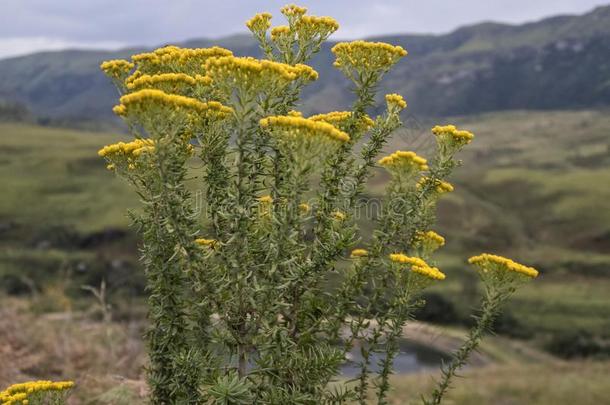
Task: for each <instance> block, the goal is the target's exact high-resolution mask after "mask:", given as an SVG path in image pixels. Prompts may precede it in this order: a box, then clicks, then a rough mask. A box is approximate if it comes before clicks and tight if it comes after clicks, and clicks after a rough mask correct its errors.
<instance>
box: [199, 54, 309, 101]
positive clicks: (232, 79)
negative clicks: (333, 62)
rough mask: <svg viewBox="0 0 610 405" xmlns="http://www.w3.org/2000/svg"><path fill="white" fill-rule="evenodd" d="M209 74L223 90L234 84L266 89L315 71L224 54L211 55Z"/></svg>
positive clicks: (207, 64) (208, 65) (228, 90)
mask: <svg viewBox="0 0 610 405" xmlns="http://www.w3.org/2000/svg"><path fill="white" fill-rule="evenodd" d="M205 70H206V73H207V75H208V76H210V77H211V78H212V80H214V82H215V84H216V85H217V86H222V87H223V88H224V91H225V92H226V93H231V92H232V91H233V89H235V87H236V86H240V88H244V89H251V88H257V89H267V88H270V87H273V86H286V85H288V84H289V83H291V82H294V81H296V80H304V81H310V80H315V79H316V78H317V76H318V74H317V72H316V71H315V70H313V69H312V68H311V67H309V66H306V65H296V66H292V65H288V64H285V63H279V62H273V61H270V60H265V59H254V58H251V57H234V56H227V57H222V58H210V59H208V61H207V62H206V64H205Z"/></svg>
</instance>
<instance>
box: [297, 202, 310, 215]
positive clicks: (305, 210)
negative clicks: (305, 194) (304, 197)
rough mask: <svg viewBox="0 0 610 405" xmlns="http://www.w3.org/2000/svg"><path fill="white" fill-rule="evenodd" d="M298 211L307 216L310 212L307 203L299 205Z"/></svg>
mask: <svg viewBox="0 0 610 405" xmlns="http://www.w3.org/2000/svg"><path fill="white" fill-rule="evenodd" d="M299 211H301V213H303V214H307V213H308V212H309V211H311V207H310V206H309V204H307V203H301V204H299Z"/></svg>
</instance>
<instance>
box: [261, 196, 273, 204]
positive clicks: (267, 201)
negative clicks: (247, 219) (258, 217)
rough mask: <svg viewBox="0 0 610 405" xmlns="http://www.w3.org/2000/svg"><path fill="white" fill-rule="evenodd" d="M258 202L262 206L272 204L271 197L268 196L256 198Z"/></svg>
mask: <svg viewBox="0 0 610 405" xmlns="http://www.w3.org/2000/svg"><path fill="white" fill-rule="evenodd" d="M258 201H259V202H261V203H263V204H271V203H273V197H271V196H270V195H264V196H262V197H258Z"/></svg>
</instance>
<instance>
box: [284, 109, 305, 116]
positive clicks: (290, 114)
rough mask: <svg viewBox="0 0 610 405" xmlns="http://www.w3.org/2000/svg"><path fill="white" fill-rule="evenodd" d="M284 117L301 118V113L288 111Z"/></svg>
mask: <svg viewBox="0 0 610 405" xmlns="http://www.w3.org/2000/svg"><path fill="white" fill-rule="evenodd" d="M286 115H288V116H289V117H302V116H303V113H302V112H300V111H296V110H290V111H288V113H286Z"/></svg>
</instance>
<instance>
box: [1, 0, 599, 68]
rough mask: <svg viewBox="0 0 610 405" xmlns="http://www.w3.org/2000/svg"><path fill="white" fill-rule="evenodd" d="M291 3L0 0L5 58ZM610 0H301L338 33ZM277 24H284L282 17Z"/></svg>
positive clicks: (560, 10) (547, 12) (152, 39)
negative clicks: (337, 27)
mask: <svg viewBox="0 0 610 405" xmlns="http://www.w3.org/2000/svg"><path fill="white" fill-rule="evenodd" d="M288 2H290V0H280V1H277V0H258V1H256V0H0V58H1V57H8V56H16V55H20V54H26V53H31V52H34V51H39V50H54V49H65V48H103V49H115V48H120V47H123V46H130V45H157V44H162V43H170V42H177V41H181V40H185V39H192V38H201V37H209V38H215V37H221V36H225V35H230V34H235V33H243V32H246V29H245V27H244V21H245V20H247V19H248V18H249V17H250V16H252V15H253V14H254V13H256V12H257V11H263V10H265V11H272V12H273V13H274V15H275V14H279V13H277V10H278V9H279V8H280V7H281V6H282V5H284V4H285V3H288ZM609 2H610V0H301V1H298V2H297V4H299V5H303V6H307V7H308V8H309V10H310V13H311V14H316V15H331V16H333V17H335V18H337V19H338V20H339V23H340V24H341V28H340V30H339V31H338V32H337V33H336V34H335V36H334V38H341V39H345V38H361V37H367V36H373V35H379V34H387V33H445V32H449V31H451V30H453V29H454V28H456V27H459V26H462V25H465V24H472V23H477V22H481V21H499V22H507V23H522V22H526V21H533V20H537V19H540V18H543V17H546V16H551V15H557V14H579V13H584V12H587V11H589V10H591V9H592V8H593V7H595V6H598V5H603V4H608V3H609ZM276 20H279V21H276V23H278V24H282V23H283V22H282V21H281V18H280V17H276Z"/></svg>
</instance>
